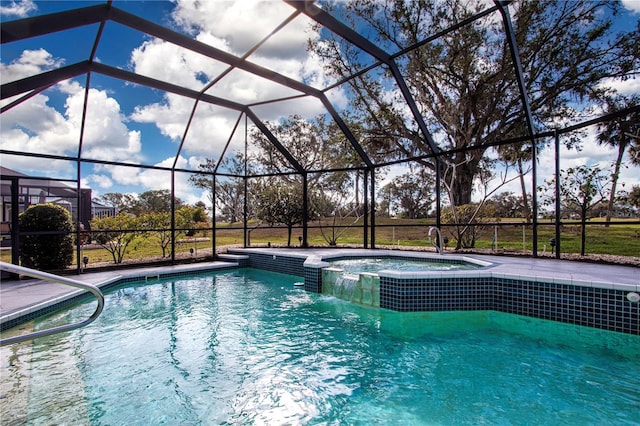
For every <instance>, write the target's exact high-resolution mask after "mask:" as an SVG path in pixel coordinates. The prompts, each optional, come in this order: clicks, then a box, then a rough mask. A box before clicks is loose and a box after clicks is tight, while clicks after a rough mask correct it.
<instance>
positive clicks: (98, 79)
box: [0, 0, 640, 203]
mask: <svg viewBox="0 0 640 426" xmlns="http://www.w3.org/2000/svg"><path fill="white" fill-rule="evenodd" d="M623 3H624V4H625V6H626V13H625V14H623V15H622V16H618V17H617V18H616V19H617V20H618V25H619V27H620V28H622V27H626V26H635V24H636V22H637V21H638V19H639V18H640V0H625V2H623ZM95 4H104V2H103V1H100V2H89V1H43V2H39V1H4V0H3V1H2V2H1V3H0V5H1V7H2V9H1V12H2V21H9V20H14V19H19V18H24V17H28V16H35V15H40V14H46V13H53V12H58V11H62V10H68V9H73V8H78V7H84V6H90V5H95ZM114 5H115V6H116V7H118V8H120V9H123V10H125V11H128V12H131V13H134V14H136V15H139V16H142V17H144V18H145V19H147V20H150V21H153V22H156V23H158V24H162V25H166V26H169V27H171V28H172V29H174V30H175V31H179V32H181V33H183V34H185V35H188V36H190V37H194V38H196V39H198V40H200V41H203V42H205V43H208V44H211V45H213V46H215V47H217V48H220V49H222V50H225V51H227V52H230V53H233V54H235V55H238V56H241V55H243V54H244V53H246V51H247V50H248V49H249V48H251V47H252V46H254V45H255V44H256V43H257V42H258V41H260V40H261V39H262V38H263V37H264V36H265V35H266V34H268V33H269V32H271V31H272V30H273V29H274V28H276V26H277V25H278V24H279V23H281V22H282V21H283V20H284V19H286V18H287V17H288V16H289V15H291V14H292V13H293V12H294V9H293V8H292V7H290V6H288V5H287V4H285V3H283V2H279V1H267V2H258V1H253V0H243V1H238V2H231V1H215V0H214V1H202V2H194V1H186V0H185V1H183V0H175V1H173V2H165V1H140V0H138V1H114ZM310 24H311V23H310V21H309V20H308V18H306V17H305V16H303V15H300V16H298V17H296V18H295V19H294V20H293V22H292V23H291V24H289V25H288V26H287V27H286V28H285V29H283V30H281V31H279V32H278V33H277V34H276V35H275V36H273V37H272V38H271V39H270V40H269V41H268V42H267V43H266V44H265V45H264V46H262V47H261V48H259V49H258V51H257V52H255V53H254V54H252V55H251V56H250V57H249V61H251V62H254V63H256V64H258V65H261V66H264V67H267V68H270V69H273V70H275V71H277V72H279V73H281V74H284V75H286V76H288V77H290V78H293V79H295V80H298V81H304V82H305V83H307V84H309V85H311V86H315V87H324V86H325V85H326V84H327V83H328V82H329V79H328V77H327V76H326V75H325V74H324V72H323V71H322V67H321V64H320V62H319V60H318V59H317V58H315V57H313V56H312V55H310V54H309V53H308V52H307V51H306V42H307V39H309V38H312V39H315V40H320V35H319V34H318V33H317V32H315V31H314V30H312V29H311V26H310ZM96 31H97V25H90V26H86V27H82V28H79V29H75V30H72V31H65V32H60V33H56V34H51V35H47V36H44V37H37V38H33V39H29V40H24V41H20V42H16V43H10V44H5V45H2V51H1V63H0V71H1V75H2V82H3V83H6V82H9V81H13V80H16V79H20V78H23V77H25V76H29V75H34V74H38V73H40V72H43V71H46V70H48V69H53V68H57V67H59V66H61V65H69V64H73V63H75V62H79V61H83V60H86V59H87V58H88V55H89V52H90V51H91V46H92V44H93V42H94V39H95V37H96ZM96 59H97V61H98V62H102V63H105V64H109V65H110V66H115V67H119V68H122V69H126V70H131V71H135V72H137V73H139V74H143V75H146V76H150V77H155V78H159V79H164V80H169V81H172V82H174V83H175V84H177V85H182V86H185V87H189V88H192V89H194V90H199V89H201V88H202V87H203V85H204V84H205V83H206V81H208V80H210V79H211V78H214V77H215V76H217V75H219V73H220V72H222V71H223V70H224V69H226V68H227V66H226V65H224V64H221V63H218V62H217V61H214V60H211V59H209V58H205V57H202V56H199V55H197V54H194V53H187V54H185V53H184V52H183V51H181V50H180V49H177V48H176V47H175V46H174V45H171V44H169V43H166V42H163V41H158V40H155V39H153V38H151V37H149V36H147V35H145V34H141V33H139V32H137V31H134V30H131V29H128V28H126V27H124V26H121V25H119V24H117V23H114V22H109V23H108V24H107V25H106V28H105V31H104V34H103V37H102V40H101V44H100V46H99V48H98V51H97V54H96ZM611 84H612V85H616V87H617V88H618V89H619V90H620V91H621V92H623V93H627V94H631V93H640V82H639V80H637V79H634V80H628V81H626V82H624V83H613V82H612V83H611ZM85 85H86V78H85V77H81V78H76V79H72V80H69V81H66V82H62V83H60V84H58V85H56V86H55V87H53V88H51V89H49V90H47V91H45V92H43V93H42V94H39V95H37V96H35V97H34V98H32V99H30V100H29V101H27V102H25V103H24V104H23V105H20V106H19V107H16V108H14V109H12V110H10V111H8V112H6V113H5V114H2V116H0V120H1V121H0V124H1V126H0V137H1V141H2V142H1V143H2V147H3V149H8V150H17V151H23V150H29V151H32V152H41V153H47V154H54V155H64V156H74V155H75V154H76V153H77V146H78V139H79V134H80V121H81V120H80V117H81V112H82V105H83V102H84V87H85ZM90 87H91V92H90V95H89V103H88V113H89V116H90V118H89V119H88V120H87V122H86V125H85V137H84V145H83V146H84V148H83V154H84V155H85V156H87V157H90V158H95V159H98V160H104V161H119V162H129V163H132V164H149V165H163V166H171V165H172V164H173V162H174V160H175V156H176V153H177V151H178V146H179V143H180V141H181V139H182V137H183V135H184V130H185V125H186V123H187V121H188V118H189V114H190V113H191V110H192V108H193V101H192V100H190V99H185V98H181V97H178V96H173V95H168V94H166V93H163V92H159V91H156V90H152V89H149V88H144V87H140V86H135V85H132V84H129V83H125V82H124V81H120V80H117V79H113V78H110V77H106V76H103V75H99V74H95V73H94V74H92V76H91V85H90ZM207 93H209V94H211V95H215V96H220V97H226V98H229V99H231V100H234V101H237V102H240V103H252V102H257V101H261V100H265V99H276V98H281V97H286V96H290V95H292V94H296V93H297V92H295V91H293V90H291V89H289V88H286V87H284V86H281V85H278V84H275V83H272V82H269V81H267V80H264V79H261V78H259V77H256V76H253V75H250V74H248V73H245V72H242V71H240V70H234V71H233V72H232V73H230V74H229V75H228V76H226V77H225V78H223V79H222V80H221V81H220V82H219V83H218V84H217V85H216V86H214V87H213V88H212V89H211V90H209V91H208V92H207ZM329 96H330V99H331V101H332V102H333V103H334V104H335V106H336V108H337V109H338V110H341V109H342V108H345V107H346V104H347V102H346V98H345V94H344V92H343V91H342V90H340V89H336V90H332V91H331V93H330V94H329ZM6 103H7V101H3V105H4V104H6ZM255 110H256V113H258V114H259V115H260V118H261V119H263V120H265V121H267V120H273V121H277V120H280V119H282V118H284V117H287V116H289V115H290V114H291V112H292V111H294V112H295V113H297V114H299V115H301V116H303V117H313V116H314V115H316V114H319V113H324V112H325V111H324V109H323V107H322V105H320V104H319V102H317V101H315V100H309V99H308V98H305V99H303V100H294V101H287V102H279V103H276V104H271V105H269V106H263V107H256V108H255ZM237 119H238V113H237V112H236V111H230V110H224V109H221V108H218V107H215V106H199V107H198V109H197V110H196V114H195V119H194V123H198V124H197V125H195V124H194V125H193V126H192V128H191V129H190V131H189V134H188V135H187V138H186V139H185V145H184V148H183V150H182V151H181V155H180V157H179V159H178V164H179V167H182V168H186V169H190V170H195V169H196V168H197V164H199V163H200V162H202V161H203V159H204V158H206V157H211V158H217V157H218V156H219V153H220V151H221V149H222V147H223V146H224V145H225V144H226V142H227V139H228V138H229V137H230V135H231V130H232V128H233V126H234V124H235V122H236V120H237ZM243 122H244V121H243ZM241 127H242V126H241ZM591 137H592V136H591ZM243 138H244V128H243V127H242V129H241V130H240V131H239V132H238V133H237V135H236V136H235V137H234V138H233V140H232V142H231V149H232V150H233V149H242V143H243V140H244V139H243ZM549 154H550V152H545V153H543V158H542V159H541V163H540V164H541V174H542V175H543V176H544V175H545V174H546V173H547V172H548V171H549V170H550V169H549V167H550V166H552V164H553V161H552V160H551V158H549V157H548V155H549ZM545 156H547V157H545ZM613 158H614V153H613V151H609V150H606V149H604V148H602V147H596V146H595V145H594V144H593V143H586V144H585V146H584V149H583V150H582V151H581V152H564V153H563V159H564V160H563V161H564V163H563V167H571V166H573V165H577V164H585V163H587V164H595V163H600V162H603V163H604V162H610V161H611V160H612V159H613ZM0 161H2V165H3V166H5V167H9V168H13V169H17V170H20V171H21V172H23V173H28V174H33V175H38V176H47V177H57V178H65V179H69V178H72V179H73V178H75V177H76V170H75V165H74V164H73V163H70V162H64V161H58V160H41V159H37V158H17V157H8V156H3V157H0ZM392 174H393V172H392V173H391V174H390V175H392ZM82 175H83V181H82V185H83V186H84V187H90V188H92V189H93V192H94V196H99V195H101V194H104V193H107V192H138V193H140V192H143V191H145V190H148V189H168V188H169V187H170V179H169V176H168V174H167V173H161V172H157V171H153V170H138V169H135V168H122V167H120V168H114V167H112V166H105V165H91V164H87V165H84V166H83V168H82ZM187 177H188V176H187V175H186V174H184V175H182V174H181V175H180V176H178V178H177V182H176V185H177V188H178V195H179V196H180V198H182V199H183V200H185V201H187V202H190V203H193V202H196V201H198V200H200V199H202V200H205V199H206V196H205V195H204V194H202V192H200V191H197V190H196V189H195V188H192V187H191V186H190V185H188V183H187ZM622 180H623V181H624V182H626V183H627V184H628V185H629V186H630V185H632V184H639V183H640V178H639V177H638V171H637V169H635V170H633V169H631V170H629V169H625V171H624V172H623V176H622ZM507 189H510V188H507ZM513 190H514V191H515V192H517V189H515V188H514V189H513Z"/></svg>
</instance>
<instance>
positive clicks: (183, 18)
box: [173, 0, 305, 56]
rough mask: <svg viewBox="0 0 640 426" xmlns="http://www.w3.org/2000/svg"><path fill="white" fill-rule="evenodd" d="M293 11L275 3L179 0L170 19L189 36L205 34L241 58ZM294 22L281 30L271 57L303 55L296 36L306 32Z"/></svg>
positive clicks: (301, 23)
mask: <svg viewBox="0 0 640 426" xmlns="http://www.w3.org/2000/svg"><path fill="white" fill-rule="evenodd" d="M293 11H294V10H293V8H291V7H290V6H288V5H287V4H286V3H284V2H275V1H257V0H243V1H236V2H227V1H203V2H199V1H192V0H178V1H177V2H176V8H175V10H174V12H173V18H174V20H175V21H176V22H177V23H178V24H179V25H181V26H182V27H183V28H185V29H187V30H189V31H191V32H192V33H194V34H199V33H208V34H210V35H211V36H212V37H214V38H216V39H219V40H222V41H223V42H224V45H225V46H227V48H228V51H229V52H231V53H234V54H237V55H243V54H244V53H246V52H247V51H248V50H249V49H250V48H252V47H253V46H254V45H256V44H257V43H258V42H259V41H260V40H261V39H263V38H264V37H265V36H266V35H267V34H269V33H270V32H271V31H272V30H273V29H275V28H276V26H277V25H278V24H280V23H281V22H282V21H283V20H284V19H285V18H286V17H287V16H289V15H290V14H291V13H293ZM297 23H298V20H296V21H295V22H294V24H293V25H291V26H287V27H286V28H284V29H282V30H281V32H280V33H282V34H280V33H279V36H280V38H281V39H282V42H281V43H278V45H277V46H273V48H272V49H270V55H278V54H281V55H286V56H291V55H292V54H294V55H296V54H302V55H304V52H300V50H299V45H298V43H297V37H298V36H299V33H300V32H301V31H304V30H305V28H304V25H305V24H304V21H303V20H301V21H300V24H297ZM301 26H302V27H301Z"/></svg>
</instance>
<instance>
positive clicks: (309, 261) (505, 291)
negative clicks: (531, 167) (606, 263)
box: [242, 251, 640, 335]
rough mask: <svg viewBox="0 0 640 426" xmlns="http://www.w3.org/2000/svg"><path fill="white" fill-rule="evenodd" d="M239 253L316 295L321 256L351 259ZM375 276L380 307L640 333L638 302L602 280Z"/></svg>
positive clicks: (485, 274) (468, 274)
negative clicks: (296, 279)
mask: <svg viewBox="0 0 640 426" xmlns="http://www.w3.org/2000/svg"><path fill="white" fill-rule="evenodd" d="M242 253H243V254H246V255H248V256H249V258H250V261H249V264H248V266H251V267H255V268H261V269H267V268H262V267H261V266H259V265H268V266H269V269H268V270H271V271H274V272H282V273H288V274H292V275H297V276H304V288H305V290H307V291H312V292H316V293H322V270H323V269H324V268H327V267H329V266H330V264H329V263H328V262H326V261H325V260H339V259H340V260H341V259H345V258H353V257H357V256H348V257H345V256H339V257H337V256H336V257H333V256H328V257H327V256H324V257H321V256H309V257H308V258H307V257H304V258H301V257H300V256H294V257H292V258H289V259H287V256H286V255H283V254H281V253H280V254H278V255H277V256H276V257H275V258H274V257H273V255H269V256H267V255H264V254H259V253H250V252H249V253H248V252H246V251H243V252H242ZM269 258H271V259H269ZM447 258H449V256H447ZM305 259H306V260H305ZM431 260H432V258H431V257H430V258H429V261H431ZM450 260H455V259H450ZM486 265H489V263H486ZM514 272H516V271H514ZM379 276H380V296H379V297H380V307H381V308H386V309H391V310H395V311H403V312H411V311H460V310H494V311H499V312H506V313H513V314H519V315H525V316H530V317H535V318H542V319H549V320H553V321H559V322H566V323H572V324H578V325H583V326H588V327H595V328H600V329H605V330H611V331H617V332H622V333H629V334H635V335H640V303H638V302H631V301H629V300H627V298H626V296H627V294H628V293H629V290H627V289H616V288H614V287H615V286H613V285H611V284H608V283H602V284H601V285H598V284H597V283H589V282H582V281H577V280H569V279H555V278H552V279H549V278H544V277H530V278H529V277H527V278H523V277H522V276H520V275H517V274H516V273H514V274H513V275H511V274H504V273H496V272H492V271H491V270H490V268H489V269H483V270H476V271H452V272H443V271H433V272H401V271H380V272H379Z"/></svg>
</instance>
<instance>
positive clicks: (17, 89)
mask: <svg viewBox="0 0 640 426" xmlns="http://www.w3.org/2000/svg"><path fill="white" fill-rule="evenodd" d="M90 65H91V64H90V63H89V61H83V62H78V63H75V64H72V65H67V66H66V67H61V68H58V69H55V70H51V71H45V72H43V73H41V74H38V75H34V76H31V77H25V78H23V79H20V80H16V81H11V82H9V83H5V84H3V85H2V86H0V99H8V98H11V97H13V96H17V95H21V94H23V93H26V92H29V91H31V90H37V89H40V88H41V87H46V86H51V85H53V84H56V83H59V82H61V81H63V80H67V79H69V78H73V77H77V76H79V75H82V74H85V73H87V72H89V70H90Z"/></svg>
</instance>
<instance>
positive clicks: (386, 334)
mask: <svg viewBox="0 0 640 426" xmlns="http://www.w3.org/2000/svg"><path fill="white" fill-rule="evenodd" d="M299 279H300V278H299V277H294V276H288V275H282V274H275V273H269V272H265V271H261V270H254V269H241V270H235V271H227V272H217V273H211V274H206V275H198V276H194V277H191V278H172V279H162V280H158V281H152V282H149V283H129V284H125V285H121V286H119V287H116V288H114V289H112V290H110V291H108V292H107V295H106V297H107V302H106V307H105V310H104V312H103V314H102V315H101V317H100V318H98V320H96V322H95V323H93V324H91V325H90V326H89V327H86V328H83V329H80V330H76V331H74V332H70V333H66V334H63V335H57V336H50V337H48V338H43V339H39V340H37V341H35V342H34V344H33V345H27V344H23V345H12V346H8V347H3V348H1V350H2V352H1V353H2V358H3V359H2V368H3V370H2V377H3V380H2V383H3V391H2V398H0V412H1V413H3V414H2V416H3V417H2V419H3V422H4V421H6V419H7V418H8V419H10V421H13V422H15V423H18V424H22V423H27V424H51V423H58V424H60V423H66V424H96V425H97V424H127V425H135V424H139V425H149V424H154V425H155V424H212V425H213V424H236V423H241V424H363V425H364V424H366V425H369V424H373V423H382V424H403V425H410V424H418V425H419V424H479V423H488V424H496V423H502V424H510V423H517V424H544V423H547V424H548V423H554V424H556V423H563V424H589V423H591V424H602V423H608V424H625V423H626V424H632V423H633V422H634V421H637V407H638V405H639V404H640V390H639V389H640V337H638V336H634V335H629V334H622V333H613V332H607V331H603V330H598V329H592V328H586V327H580V326H575V325H570V324H560V323H554V322H550V321H545V320H538V319H534V318H528V317H522V316H516V315H509V314H503V313H498V312H492V311H484V312H432V313H429V312H420V313H418V312H414V313H402V312H393V311H389V310H386V309H368V308H363V307H358V306H354V305H352V304H349V303H347V302H344V301H341V300H338V299H336V298H333V297H329V296H323V295H320V294H315V293H309V292H305V291H304V290H300V289H298V288H296V287H295V286H294V283H295V282H297V281H299ZM92 311H93V303H87V304H85V305H80V306H78V307H76V308H74V309H72V310H70V311H66V312H65V313H61V314H57V315H55V316H54V317H53V318H52V320H53V321H55V322H67V321H74V320H77V319H79V318H84V317H86V315H87V313H90V312H92ZM49 321H51V320H49ZM49 325H50V323H47V324H45V321H42V320H39V321H37V323H36V327H37V328H39V327H47V326H49ZM634 410H635V411H634ZM7 416H9V417H7Z"/></svg>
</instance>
